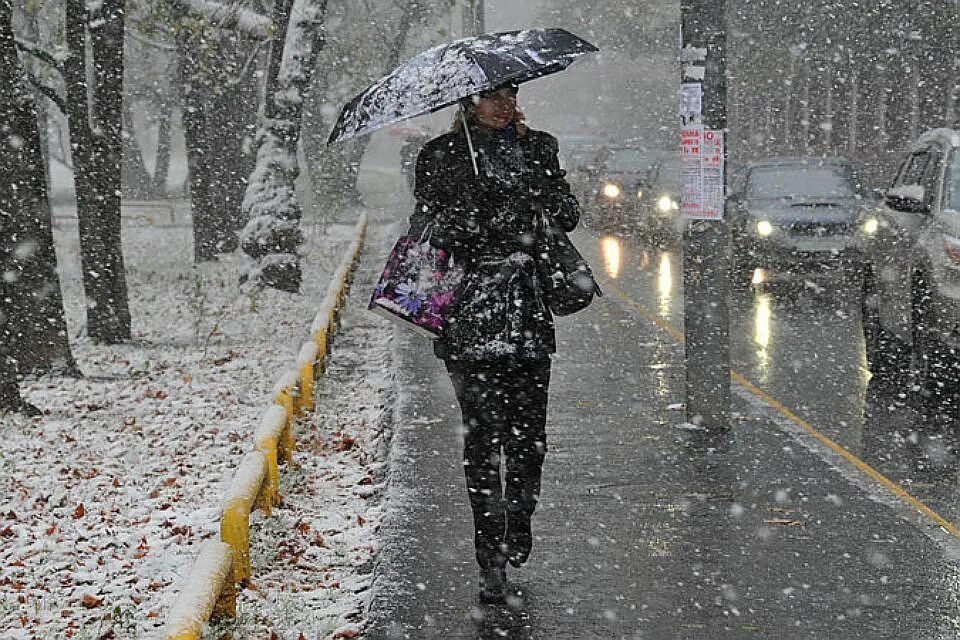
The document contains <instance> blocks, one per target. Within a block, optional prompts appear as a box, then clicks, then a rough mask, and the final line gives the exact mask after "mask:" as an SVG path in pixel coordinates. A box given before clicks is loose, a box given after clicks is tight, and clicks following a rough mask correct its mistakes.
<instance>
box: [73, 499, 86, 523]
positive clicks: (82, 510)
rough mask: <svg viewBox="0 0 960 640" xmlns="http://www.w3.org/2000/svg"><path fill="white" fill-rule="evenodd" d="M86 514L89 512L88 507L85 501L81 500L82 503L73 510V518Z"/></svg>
mask: <svg viewBox="0 0 960 640" xmlns="http://www.w3.org/2000/svg"><path fill="white" fill-rule="evenodd" d="M86 514H87V509H86V507H84V506H83V503H82V502H81V503H80V504H78V505H77V508H76V509H74V510H73V519H74V520H79V519H80V518H82V517H83V516H85V515H86Z"/></svg>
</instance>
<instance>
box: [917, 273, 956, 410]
mask: <svg viewBox="0 0 960 640" xmlns="http://www.w3.org/2000/svg"><path fill="white" fill-rule="evenodd" d="M912 292H913V293H912V301H913V302H912V313H911V319H912V323H911V327H912V328H911V338H912V339H913V348H912V350H911V362H910V365H911V366H910V369H911V371H912V373H913V376H914V384H913V389H914V392H915V393H914V394H913V397H914V400H915V403H914V404H915V406H916V408H917V409H918V410H919V411H920V412H921V413H922V414H923V415H924V416H927V417H935V416H937V415H939V414H941V413H943V412H946V411H956V402H957V398H956V384H954V383H952V382H951V379H950V378H951V376H950V375H949V373H950V370H951V369H952V367H950V366H949V364H950V360H952V358H950V357H949V354H948V350H947V349H946V348H945V347H944V346H943V345H942V343H941V342H940V340H939V339H938V338H937V336H936V334H935V332H934V331H933V329H932V327H931V322H932V317H931V315H932V314H931V309H930V286H929V281H928V280H927V276H926V275H925V274H922V273H917V274H916V275H915V276H914V278H913V287H912Z"/></svg>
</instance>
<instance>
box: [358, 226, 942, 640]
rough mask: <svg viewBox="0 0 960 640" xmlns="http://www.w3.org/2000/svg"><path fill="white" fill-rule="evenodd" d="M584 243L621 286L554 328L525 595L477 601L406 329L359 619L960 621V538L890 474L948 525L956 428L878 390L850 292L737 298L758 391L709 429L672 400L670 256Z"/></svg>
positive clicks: (829, 624) (540, 623)
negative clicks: (365, 615) (871, 385)
mask: <svg viewBox="0 0 960 640" xmlns="http://www.w3.org/2000/svg"><path fill="white" fill-rule="evenodd" d="M578 241H579V244H580V245H581V248H582V249H584V253H586V254H587V255H588V256H590V257H591V258H592V263H593V264H594V266H595V269H596V270H597V271H601V272H603V281H604V282H603V285H604V286H605V288H606V290H607V293H608V295H607V296H606V297H604V298H603V299H601V300H598V301H597V303H595V304H594V305H593V306H592V307H591V308H590V309H588V310H586V311H585V312H583V313H581V314H578V315H577V316H574V317H573V318H569V319H562V320H561V321H560V332H559V338H560V353H559V355H558V356H557V358H556V360H555V365H554V381H553V383H552V385H551V408H550V420H549V426H548V431H549V436H548V439H549V445H548V446H549V453H548V455H547V462H546V465H545V468H544V490H543V496H542V504H541V507H540V509H539V510H538V512H537V514H536V516H535V519H534V533H535V536H536V542H535V547H534V553H533V555H532V556H531V560H530V562H529V563H528V564H527V566H525V567H524V568H523V569H521V570H518V571H513V570H511V572H510V576H509V577H510V579H511V580H512V581H513V582H514V583H515V584H516V585H517V586H518V587H519V588H520V589H521V591H522V593H523V598H522V599H520V600H517V601H515V602H513V603H512V605H513V606H512V607H480V606H478V605H477V601H476V588H477V586H476V568H475V566H474V563H473V559H472V555H473V553H472V545H471V540H470V538H471V533H470V523H469V519H470V515H469V509H468V507H467V504H466V496H465V491H464V488H463V480H462V476H461V473H462V472H461V468H460V463H459V434H458V429H459V421H458V411H457V410H456V405H455V400H454V398H453V394H452V389H451V388H450V384H449V381H448V380H447V379H446V376H445V375H444V373H443V370H442V367H441V366H439V364H438V363H437V362H436V361H435V360H434V359H433V358H432V356H431V355H430V354H429V345H426V344H424V343H423V342H422V341H420V340H418V339H415V338H411V337H409V336H407V335H405V334H402V333H401V334H399V335H398V337H399V346H398V357H399V358H400V361H401V362H402V363H403V375H402V380H401V382H402V384H401V389H402V392H401V396H400V407H399V410H398V414H397V415H398V424H397V433H396V435H395V439H394V447H393V460H392V463H393V468H394V476H393V478H392V479H391V490H390V495H389V497H388V500H387V503H386V505H385V508H386V509H387V510H388V512H389V513H390V515H389V517H388V518H387V524H386V525H385V527H384V535H385V539H386V544H385V547H384V550H383V553H382V554H381V560H380V564H379V565H378V567H377V570H376V571H377V576H376V580H375V590H374V594H373V600H372V605H371V620H372V622H371V628H370V630H369V631H368V636H369V637H370V638H375V639H379V638H477V639H481V638H482V639H486V638H537V639H541V638H550V639H557V640H564V639H571V640H573V639H580V638H624V639H635V638H657V639H659V638H821V639H823V638H957V637H960V632H958V629H960V613H958V605H960V602H958V599H960V573H958V568H957V564H956V561H955V559H956V558H957V557H960V556H958V554H957V551H956V550H957V545H956V542H955V540H954V539H952V538H951V536H950V535H948V534H946V533H944V532H942V531H940V530H939V529H938V528H937V527H936V525H935V523H934V522H933V521H932V520H931V518H930V517H929V515H927V514H924V513H921V512H920V511H918V510H917V507H916V504H914V503H911V502H910V501H909V500H908V499H907V498H905V497H904V496H903V495H897V494H896V493H895V492H891V491H890V490H889V488H884V487H883V486H882V482H881V481H882V478H885V477H889V478H890V479H891V480H893V481H895V482H896V483H898V486H902V487H903V488H904V489H906V491H908V492H909V494H910V495H912V496H915V497H916V498H919V499H920V500H922V501H923V503H924V504H926V505H929V507H931V508H932V509H933V510H934V511H936V512H938V513H940V514H941V515H943V516H944V517H946V518H948V519H950V520H954V519H955V517H956V515H957V514H956V506H955V502H956V501H955V499H953V498H952V496H954V494H955V493H956V487H955V484H956V476H957V474H956V456H955V450H954V449H953V445H952V443H953V434H952V432H950V431H948V430H946V429H942V428H939V427H937V426H935V425H925V424H923V423H922V421H921V419H920V417H919V415H918V414H916V413H915V412H913V411H912V410H911V409H910V408H909V407H907V406H906V405H905V403H904V402H902V401H900V399H899V398H897V396H896V393H892V394H891V393H888V394H886V395H880V396H877V397H874V394H872V393H871V391H872V390H871V389H868V382H867V381H868V378H869V376H868V374H867V373H866V371H865V369H864V358H863V344H862V339H861V338H860V333H859V332H860V327H859V317H858V312H857V301H856V298H855V296H853V295H850V294H847V293H845V292H844V291H843V290H842V289H830V288H824V289H823V290H822V291H821V290H819V289H817V288H816V287H801V288H800V289H795V288H793V289H791V288H782V287H775V288H773V289H769V290H763V289H761V290H758V291H757V292H744V294H743V295H742V296H741V297H740V298H738V302H737V304H736V305H734V307H733V308H732V326H733V329H732V335H733V338H732V340H733V343H732V364H733V368H734V369H736V370H737V371H738V372H739V373H740V374H742V375H743V376H744V377H745V378H746V379H747V380H749V381H750V382H752V383H753V384H754V385H756V386H757V387H758V388H759V389H762V392H761V391H759V389H754V392H752V393H751V392H745V391H744V390H743V388H740V389H739V392H738V394H737V396H736V397H735V402H734V411H735V415H736V419H735V425H734V428H733V429H732V430H731V432H730V434H729V435H727V436H724V437H720V438H708V437H706V436H704V435H703V434H701V433H698V432H692V431H688V430H686V429H684V428H682V424H681V423H682V421H683V414H682V412H680V411H677V410H676V409H675V407H674V405H676V404H677V403H680V402H682V400H683V381H684V370H683V349H682V345H681V344H680V342H679V341H678V340H677V336H676V335H674V333H675V332H676V329H678V328H680V326H681V325H680V322H681V319H682V300H681V298H680V296H679V293H678V282H679V263H678V261H677V259H676V256H675V255H672V254H670V253H669V252H662V251H658V250H654V249H646V250H645V249H643V248H642V247H639V246H634V245H631V244H625V243H622V242H615V241H612V240H599V239H595V238H591V237H589V236H586V235H581V236H579V239H578ZM381 249H383V250H379V249H378V250H374V251H371V252H370V253H371V254H374V255H376V256H377V257H376V258H374V259H373V261H374V262H376V261H378V258H379V257H380V256H382V255H385V253H386V249H385V248H381ZM368 260H370V258H368ZM361 286H362V285H361ZM658 323H659V325H660V326H658ZM672 332H673V333H672ZM763 392H765V393H766V394H768V395H766V396H763ZM758 394H759V395H761V396H762V397H758ZM771 399H775V401H774V404H775V406H774V407H771V406H770V400H771ZM785 414H786V415H785ZM788 416H794V417H795V420H793V421H791V420H790V418H789V417H788ZM797 421H800V422H803V424H805V425H807V426H808V427H810V428H811V429H815V430H816V432H817V433H820V434H822V436H823V437H824V438H829V439H830V440H831V441H833V442H836V443H837V444H838V445H839V446H841V447H843V448H844V451H846V452H847V453H846V456H847V457H846V458H844V456H843V455H838V454H837V453H836V452H830V451H829V450H828V449H826V448H825V446H824V445H823V443H822V442H820V441H815V440H814V439H813V438H812V437H811V436H810V433H809V432H807V431H804V430H803V429H802V428H801V427H800V426H799V425H798V424H797ZM861 460H862V461H863V463H865V464H863V466H864V467H866V468H868V469H870V470H871V471H873V474H874V475H871V473H868V472H865V471H864V469H863V468H857V461H861Z"/></svg>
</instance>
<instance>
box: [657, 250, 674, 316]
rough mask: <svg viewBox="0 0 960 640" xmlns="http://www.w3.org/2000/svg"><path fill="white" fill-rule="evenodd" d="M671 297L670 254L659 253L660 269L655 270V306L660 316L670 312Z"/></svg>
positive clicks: (671, 274)
mask: <svg viewBox="0 0 960 640" xmlns="http://www.w3.org/2000/svg"><path fill="white" fill-rule="evenodd" d="M672 299H673V273H672V272H671V267H670V254H669V253H661V254H660V269H659V271H658V272H657V307H658V311H659V312H660V315H661V316H664V317H666V316H667V315H669V314H670V301H671V300H672Z"/></svg>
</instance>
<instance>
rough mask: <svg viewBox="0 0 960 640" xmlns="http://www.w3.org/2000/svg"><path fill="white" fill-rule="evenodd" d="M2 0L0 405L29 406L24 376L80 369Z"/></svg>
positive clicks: (30, 112)
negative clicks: (20, 382)
mask: <svg viewBox="0 0 960 640" xmlns="http://www.w3.org/2000/svg"><path fill="white" fill-rule="evenodd" d="M11 18H12V6H11V4H10V2H9V0H0V83H2V84H0V86H3V87H4V91H2V92H0V121H2V122H4V124H5V127H4V133H3V134H2V144H0V274H2V276H3V277H2V278H0V409H18V408H20V407H22V406H24V405H23V401H22V400H21V399H20V393H19V389H18V386H17V380H16V374H17V372H18V370H19V372H25V371H27V370H41V371H50V370H54V369H57V370H60V371H67V372H71V373H73V372H76V364H75V362H74V360H73V355H72V353H71V351H70V344H69V341H68V338H67V326H66V321H65V317H64V312H63V299H62V296H61V292H60V281H59V278H58V276H57V257H56V253H55V252H54V248H53V232H52V228H51V215H50V203H49V200H48V194H47V176H46V165H45V163H44V158H43V152H42V149H41V139H40V130H39V128H38V126H37V111H36V104H35V101H34V98H33V94H32V90H31V88H30V86H29V84H28V82H27V79H26V71H25V69H24V67H23V65H22V64H21V62H20V58H19V56H18V55H17V50H16V46H15V44H14V36H13V27H12V24H11Z"/></svg>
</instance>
